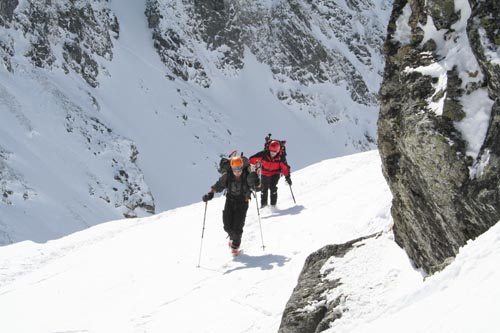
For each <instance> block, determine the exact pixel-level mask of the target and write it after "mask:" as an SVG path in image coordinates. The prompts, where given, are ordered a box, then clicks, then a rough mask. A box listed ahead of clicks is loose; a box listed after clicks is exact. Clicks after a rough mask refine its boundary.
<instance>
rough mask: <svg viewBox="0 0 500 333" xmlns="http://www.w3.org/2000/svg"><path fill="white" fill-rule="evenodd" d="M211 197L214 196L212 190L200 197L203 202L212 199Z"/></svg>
mask: <svg viewBox="0 0 500 333" xmlns="http://www.w3.org/2000/svg"><path fill="white" fill-rule="evenodd" d="M213 198H214V192H208V193H207V194H205V195H204V196H203V197H202V198H201V199H202V200H203V202H207V201H209V200H212V199H213Z"/></svg>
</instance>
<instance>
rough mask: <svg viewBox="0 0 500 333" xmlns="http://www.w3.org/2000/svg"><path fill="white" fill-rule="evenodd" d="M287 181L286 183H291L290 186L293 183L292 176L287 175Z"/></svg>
mask: <svg viewBox="0 0 500 333" xmlns="http://www.w3.org/2000/svg"><path fill="white" fill-rule="evenodd" d="M285 181H286V183H287V184H288V185H290V186H291V185H292V179H291V178H290V176H286V177H285Z"/></svg>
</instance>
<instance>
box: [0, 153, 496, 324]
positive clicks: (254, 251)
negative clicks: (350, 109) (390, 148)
mask: <svg viewBox="0 0 500 333" xmlns="http://www.w3.org/2000/svg"><path fill="white" fill-rule="evenodd" d="M212 176H214V177H215V176H216V175H215V174H213V175H212ZM294 180H295V181H294V185H293V190H294V194H295V197H296V199H297V204H294V203H293V200H292V198H291V195H290V191H289V188H288V186H286V184H284V183H280V184H279V207H278V208H279V210H278V211H276V212H271V211H268V210H262V211H260V214H261V223H259V220H258V215H257V209H256V206H255V201H252V202H251V205H250V209H249V213H248V217H247V221H246V226H245V231H244V235H243V243H242V246H243V248H244V252H243V254H241V255H240V256H239V257H236V258H232V257H231V256H230V254H229V250H228V248H227V244H226V242H227V240H226V238H225V235H224V232H223V230H222V222H221V214H220V212H221V210H222V207H223V203H224V198H223V197H217V198H215V199H214V200H212V201H210V202H209V203H208V205H207V215H206V222H205V230H204V237H203V239H202V238H201V235H202V226H203V216H204V209H205V204H204V203H202V202H200V203H196V204H193V205H190V206H186V207H181V208H177V209H173V210H169V211H166V212H164V213H161V214H158V215H155V216H152V217H147V218H140V219H128V220H120V221H113V222H109V223H104V224H101V225H99V226H94V227H92V228H89V229H88V230H85V231H81V232H78V233H75V234H72V235H69V236H67V237H64V238H61V239H58V240H53V241H50V242H47V243H46V244H37V243H33V242H31V241H24V242H19V243H17V244H12V245H8V246H4V247H1V248H0V272H1V275H0V313H2V321H1V323H0V330H2V331H4V332H10V333H17V332H19V333H21V332H23V333H26V332H63V331H64V332H67V331H69V332H75V331H76V332H94V333H95V332H150V333H153V332H214V333H215V332H217V333H220V332H263V333H264V332H266V333H267V332H276V331H277V330H278V327H279V324H280V319H281V313H282V311H283V309H284V306H285V304H286V302H287V299H288V297H289V296H290V294H291V292H292V290H293V288H294V286H295V284H296V279H297V276H298V274H299V272H300V270H301V269H302V265H303V263H304V260H305V258H306V257H307V256H308V255H309V253H310V252H311V251H313V250H316V249H318V248H320V247H322V246H324V245H326V244H330V243H342V242H345V241H349V240H351V239H353V238H356V237H359V236H365V235H368V234H372V233H374V232H378V231H382V232H383V234H382V236H381V237H378V238H372V239H370V240H368V241H366V242H364V243H363V246H359V247H358V249H356V250H353V251H350V252H349V254H348V255H346V256H345V257H343V258H332V261H331V262H330V263H332V264H334V265H335V270H334V271H333V272H332V274H333V275H332V276H331V278H340V279H341V281H342V284H341V285H340V286H339V287H338V289H336V290H333V291H332V293H341V294H343V295H344V297H343V302H342V304H341V306H342V309H343V313H342V318H340V319H339V320H337V321H335V322H334V323H333V326H332V328H331V329H330V330H331V331H332V332H357V331H359V330H361V331H364V330H366V331H369V332H400V331H402V330H404V331H405V332H424V331H425V332H465V331H467V332H470V331H474V332H492V331H494V329H495V328H496V327H498V325H499V324H500V322H499V319H498V316H494V313H493V312H494V311H496V309H498V307H499V305H500V304H499V301H498V300H499V299H500V297H498V296H500V295H499V290H500V288H498V283H497V281H498V278H499V276H498V275H499V274H498V269H496V267H497V266H498V265H497V264H496V263H497V262H498V253H499V251H496V250H495V249H498V246H499V244H500V238H499V236H498V235H499V229H498V228H497V227H495V228H494V229H492V230H491V231H490V232H488V233H487V234H485V235H484V236H481V237H480V238H479V239H477V240H476V241H474V242H470V243H471V244H469V245H468V246H467V247H466V248H465V249H464V250H463V253H461V254H460V255H459V256H458V257H457V260H456V262H455V263H454V264H452V265H450V266H449V267H448V268H446V269H445V270H444V271H443V272H442V273H439V274H437V275H435V276H433V277H431V278H428V279H427V280H426V281H425V282H424V281H423V278H422V275H421V274H420V273H419V272H417V271H415V270H414V269H413V268H412V266H411V264H410V261H409V260H408V257H407V256H406V254H405V253H404V252H403V251H402V250H401V249H400V248H399V247H397V245H396V244H395V243H394V241H393V237H392V232H391V223H392V221H391V218H390V214H389V208H390V200H391V195H390V192H389V189H388V187H387V186H386V184H385V181H384V178H383V176H382V174H381V170H380V158H379V156H378V152H377V151H371V152H367V153H362V154H356V155H351V156H347V157H342V158H337V159H333V160H325V161H322V162H321V163H318V164H315V165H312V166H310V167H308V168H305V169H303V170H299V171H297V172H296V173H295V179H294ZM261 228H262V229H261ZM261 230H262V235H263V238H261ZM202 240H203V242H202ZM262 241H263V243H264V245H265V251H263V249H262V244H263V243H262ZM200 255H201V257H200ZM199 262H200V267H197V266H198V263H199ZM324 269H328V264H326V265H325V267H324ZM483 295H484V296H485V297H484V298H482V299H481V301H479V300H478V299H477V298H478V297H483ZM486 295H487V296H486ZM311 306H315V304H311ZM377 319H378V320H377ZM374 320H375V321H374ZM475 323H477V324H475ZM396 327H397V329H396ZM469 328H470V329H469Z"/></svg>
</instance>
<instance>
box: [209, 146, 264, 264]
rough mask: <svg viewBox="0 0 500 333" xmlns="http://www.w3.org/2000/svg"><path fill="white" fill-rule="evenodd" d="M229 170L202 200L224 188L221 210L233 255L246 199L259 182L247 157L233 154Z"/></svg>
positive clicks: (242, 222) (244, 212)
mask: <svg viewBox="0 0 500 333" xmlns="http://www.w3.org/2000/svg"><path fill="white" fill-rule="evenodd" d="M230 166H231V171H229V172H225V173H223V174H222V176H220V178H219V179H218V180H217V182H216V183H215V184H214V185H213V186H212V187H211V189H210V192H208V193H207V194H205V195H204V196H203V198H202V199H203V201H204V202H207V201H209V200H212V199H213V197H214V194H215V193H218V192H222V191H224V190H226V203H225V205H224V210H223V211H222V222H223V224H224V231H226V232H227V235H228V237H229V247H230V248H231V253H232V254H233V255H238V254H239V253H240V244H241V236H242V235H243V226H244V225H245V219H246V215H247V210H248V201H249V200H250V196H251V194H252V191H253V190H255V188H256V186H257V185H258V183H259V178H258V176H257V174H256V173H255V171H252V170H251V168H250V165H249V163H248V159H247V158H246V157H243V156H234V157H231V159H230Z"/></svg>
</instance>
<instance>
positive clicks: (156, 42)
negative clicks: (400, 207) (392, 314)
mask: <svg viewBox="0 0 500 333" xmlns="http://www.w3.org/2000/svg"><path fill="white" fill-rule="evenodd" d="M390 5H391V2H390V1H384V0H379V1H346V2H344V1H339V2H336V3H333V2H331V1H319V0H318V1H312V2H311V1H271V0H267V1H266V0H259V1H251V2H248V1H222V0H220V1H180V0H164V1H153V0H148V1H136V0H122V1H116V0H115V1H105V0H85V1H84V0H76V1H65V0H56V1H54V0H51V1H49V0H24V1H18V0H6V1H2V3H1V4H0V194H1V195H0V197H1V200H0V244H9V243H13V242H18V241H22V240H28V239H29V240H33V241H37V242H40V241H46V240H49V239H54V238H58V237H61V236H64V235H67V234H69V233H71V232H74V231H77V230H82V229H84V228H87V227H89V226H92V225H95V224H97V223H101V222H104V221H109V220H113V219H119V218H122V217H124V216H125V217H134V216H139V217H141V216H148V215H150V214H152V213H158V212H162V211H164V210H166V209H170V208H173V207H178V206H181V205H185V204H188V203H193V202H196V201H198V200H199V198H200V196H201V195H202V194H203V193H204V192H206V189H207V188H208V186H210V185H211V184H212V182H213V181H214V178H215V176H216V174H214V170H215V166H216V164H217V162H218V159H219V156H220V155H222V154H227V153H228V152H230V151H232V150H234V149H238V150H239V151H243V152H245V153H246V154H248V155H250V154H253V153H255V152H257V151H259V150H260V149H261V148H262V147H263V142H264V137H265V135H267V134H268V133H272V134H273V136H274V137H276V138H280V139H286V140H287V141H288V152H289V157H288V160H289V162H290V164H291V166H292V173H293V170H297V169H300V168H303V167H305V166H307V165H309V164H311V163H314V162H318V161H321V160H323V159H325V158H331V157H334V156H343V155H347V154H352V153H355V152H359V151H364V150H368V149H373V148H375V147H376V145H375V142H376V119H377V114H378V109H377V105H376V101H375V95H376V93H377V91H378V88H379V85H380V82H381V73H382V70H383V58H382V51H381V46H382V40H383V37H384V35H385V31H386V25H387V22H388V19H389V13H390V9H391V8H390ZM292 178H293V175H292Z"/></svg>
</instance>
